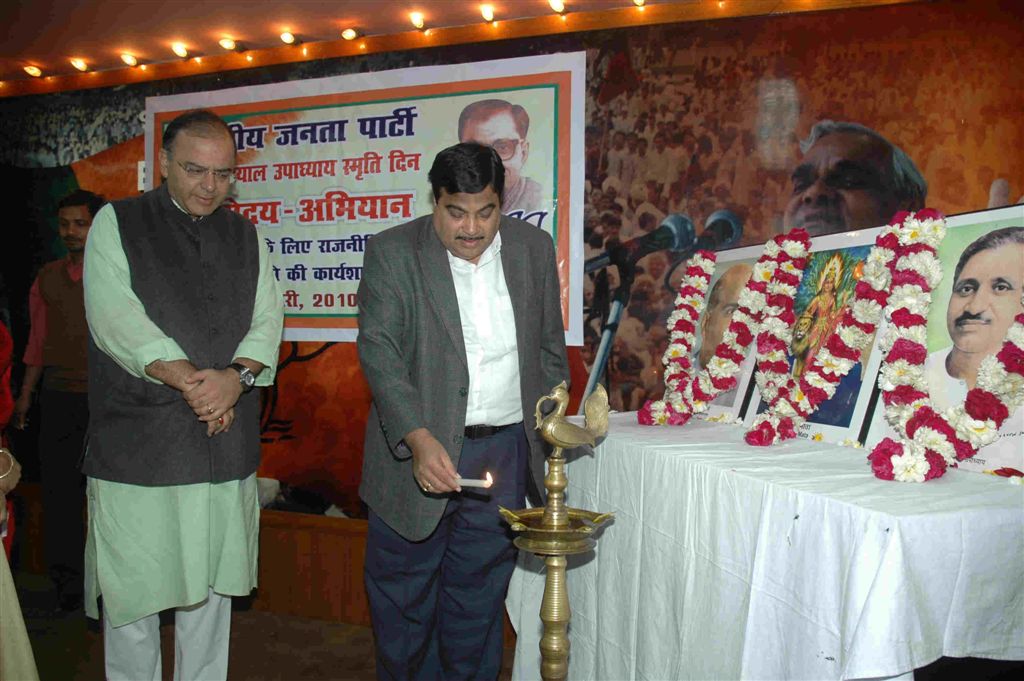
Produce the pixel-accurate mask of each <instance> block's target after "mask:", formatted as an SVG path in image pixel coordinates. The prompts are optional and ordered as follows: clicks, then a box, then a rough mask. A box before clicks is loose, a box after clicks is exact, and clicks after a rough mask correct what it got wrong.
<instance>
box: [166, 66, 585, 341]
mask: <svg viewBox="0 0 1024 681" xmlns="http://www.w3.org/2000/svg"><path fill="white" fill-rule="evenodd" d="M585 63H586V60H585V55H584V53H574V54H556V55H548V56H540V57H528V58H521V59H508V60H500V61H490V62H477V63H471V64H460V65H454V66H445V67H422V68H409V69H398V70H393V71H383V72H376V73H367V74H358V75H347V76H337V77H331V78H322V79H312V80H304V81H295V82H288V83H275V84H271V85H264V86H258V87H247V88H235V89H230V90H221V91H213V92H202V93H191V94H183V95H172V96H167V97H153V98H149V99H147V100H146V116H147V127H146V165H147V167H148V168H157V167H158V166H157V163H156V159H157V154H158V151H159V147H160V138H161V136H162V131H163V129H164V128H165V126H166V125H167V124H168V123H169V122H170V121H171V120H173V119H174V118H175V117H176V116H178V115H179V114H181V113H182V112H184V111H188V110H190V109H195V108H208V109H211V110H213V111H215V112H216V113H218V114H219V115H220V116H222V117H223V118H224V119H225V120H226V121H227V122H228V124H229V127H230V128H231V130H232V134H233V135H234V139H235V146H236V149H237V151H238V157H237V163H238V165H237V169H236V180H235V183H234V186H233V190H232V192H231V195H230V197H229V199H228V200H227V203H226V204H225V205H226V207H228V208H230V209H232V210H235V211H237V212H239V213H240V214H241V215H243V216H245V217H246V218H248V219H249V220H251V221H252V222H253V224H255V225H256V227H257V229H258V230H259V233H260V237H261V238H263V239H264V240H265V242H266V244H267V247H268V249H269V250H270V257H271V263H272V266H273V271H274V276H275V278H276V279H277V282H278V288H279V290H280V292H281V294H282V295H283V296H284V301H285V331H284V339H285V340H335V341H339V340H340V341H351V340H354V339H355V337H356V333H357V327H358V307H357V303H356V289H357V288H358V286H359V281H360V279H361V276H362V258H363V252H364V249H365V247H366V242H367V240H368V239H370V238H372V237H373V235H374V234H376V233H377V232H380V231H382V230H384V229H387V228H388V227H391V226H394V225H397V224H401V223H403V222H407V221H409V220H411V219H413V218H415V217H418V216H420V215H424V214H426V213H428V212H430V211H432V210H433V197H432V195H431V192H430V185H429V182H428V180H427V171H428V170H429V168H430V164H431V163H432V162H433V159H434V156H435V155H436V154H437V152H439V151H440V150H442V149H444V148H446V147H448V146H451V145H452V144H455V143H458V142H460V141H479V142H481V143H485V144H489V145H491V146H493V147H494V148H495V149H496V150H497V151H498V153H499V155H500V156H501V158H502V161H503V163H504V164H505V167H506V188H505V195H504V201H503V206H502V208H503V211H504V212H505V213H506V214H509V215H512V216H514V217H519V218H521V219H523V220H526V221H527V222H530V223H532V224H534V225H536V226H537V227H538V228H539V229H543V230H544V231H546V232H547V233H548V234H550V235H551V237H552V239H553V240H554V241H555V245H556V253H557V262H558V270H559V276H560V279H561V284H562V287H561V299H562V314H563V322H564V328H565V331H566V341H567V342H568V343H569V344H575V345H579V344H580V343H581V342H582V312H581V311H582V307H583V306H582V269H581V267H582V231H581V230H582V222H583V220H582V197H581V196H579V194H581V192H582V188H583V112H584V94H583V92H584V91H583V86H584V77H585ZM154 175H156V173H150V176H151V178H150V186H155V181H156V178H155V177H152V176H154Z"/></svg>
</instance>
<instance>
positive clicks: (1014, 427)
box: [864, 205, 1024, 472]
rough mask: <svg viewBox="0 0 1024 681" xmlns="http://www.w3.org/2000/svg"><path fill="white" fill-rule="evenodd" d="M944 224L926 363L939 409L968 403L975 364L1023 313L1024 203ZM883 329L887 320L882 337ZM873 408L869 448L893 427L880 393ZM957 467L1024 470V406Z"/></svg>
mask: <svg viewBox="0 0 1024 681" xmlns="http://www.w3.org/2000/svg"><path fill="white" fill-rule="evenodd" d="M946 228H947V231H946V238H945V239H943V241H942V244H941V245H940V246H939V249H938V257H939V263H940V264H941V266H942V281H941V282H940V283H939V285H938V286H937V287H936V288H935V290H934V291H932V302H931V308H930V310H929V314H928V335H927V349H928V359H927V360H926V361H925V366H924V373H925V380H926V385H927V389H928V393H929V396H930V398H931V400H932V404H933V405H934V406H935V407H936V409H937V410H938V411H940V412H942V411H945V410H946V409H948V408H950V407H953V406H955V405H957V404H960V403H962V402H963V401H964V399H965V398H966V396H967V391H968V390H970V389H971V388H973V387H974V379H975V376H976V373H977V368H978V365H979V364H980V363H981V361H982V360H983V359H984V358H985V357H986V356H988V355H991V354H994V353H996V352H998V351H999V349H1000V347H1001V346H1002V344H1003V341H1004V340H1005V339H1006V334H1007V331H1008V330H1009V328H1010V325H1011V324H1012V323H1013V317H1014V315H1016V314H1019V313H1020V312H1024V302H1022V289H1024V205H1017V206H1009V207H1006V208H995V209H991V210H985V211H980V212H975V213H963V214H960V215H954V216H951V217H949V218H947V219H946ZM884 331H885V326H884V323H883V326H882V327H880V329H879V334H881V333H884ZM881 361H882V357H881V355H880V353H873V354H872V356H871V358H870V360H869V361H868V364H867V371H866V374H865V375H867V376H870V377H871V385H872V386H874V385H876V384H877V382H878V372H879V369H880V366H881ZM876 392H877V391H876ZM870 412H871V413H870V414H869V415H868V418H867V420H866V422H865V425H866V426H867V427H866V428H865V429H864V430H866V431H867V433H866V435H867V437H866V440H865V445H866V446H867V447H874V445H875V444H877V443H878V442H879V441H880V440H882V439H883V438H885V437H888V436H891V435H893V432H892V430H891V429H890V427H889V424H888V423H886V421H885V408H884V404H883V403H882V401H881V399H880V398H876V399H875V400H874V403H873V404H872V405H871V410H870ZM960 468H963V469H965V470H972V471H978V472H991V471H996V470H999V469H1003V468H1013V469H1015V470H1018V471H1024V407H1017V409H1016V410H1014V411H1012V412H1011V413H1010V417H1009V418H1008V419H1007V420H1006V422H1004V423H1003V426H1002V427H1001V428H1000V429H999V437H998V439H997V440H996V441H995V442H993V443H991V444H989V445H986V446H985V447H982V448H981V449H980V450H979V451H978V453H977V455H975V456H974V457H973V458H971V459H967V460H965V461H961V462H960Z"/></svg>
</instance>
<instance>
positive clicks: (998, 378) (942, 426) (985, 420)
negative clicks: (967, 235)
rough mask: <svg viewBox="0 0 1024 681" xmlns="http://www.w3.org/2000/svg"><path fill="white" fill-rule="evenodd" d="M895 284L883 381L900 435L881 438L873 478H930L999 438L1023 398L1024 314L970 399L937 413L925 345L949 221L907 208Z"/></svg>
mask: <svg viewBox="0 0 1024 681" xmlns="http://www.w3.org/2000/svg"><path fill="white" fill-rule="evenodd" d="M897 217H904V220H903V224H902V226H901V228H900V230H899V231H898V232H897V234H898V236H899V241H900V246H899V248H898V251H897V261H896V264H895V268H894V272H893V287H892V293H891V295H890V298H889V304H888V305H887V306H886V310H885V312H886V316H887V317H888V319H889V321H890V326H889V329H888V330H887V332H886V334H885V336H884V337H883V338H882V339H881V349H882V352H883V354H884V359H883V364H882V369H881V371H880V373H879V387H880V388H881V389H882V400H883V402H884V404H885V418H886V420H887V421H888V422H889V425H890V426H892V428H893V430H895V431H896V434H897V437H896V439H893V438H885V439H883V440H882V441H881V442H879V443H878V444H877V445H876V446H875V447H874V449H873V450H872V451H871V453H870V454H869V455H868V460H869V461H870V462H871V467H872V470H873V471H874V473H875V476H876V477H878V478H882V479H884V480H897V481H900V482H924V481H926V480H931V479H933V478H937V477H940V476H942V475H943V474H944V473H945V472H946V468H947V467H949V466H954V467H955V466H956V465H957V462H958V461H963V460H964V459H968V458H970V457H972V456H974V455H975V454H976V453H977V452H978V449H979V448H981V447H983V446H985V445H987V444H989V443H991V442H993V441H994V440H995V439H996V438H997V437H998V431H999V427H1000V426H1001V425H1002V424H1003V422H1004V421H1005V420H1006V419H1007V418H1008V417H1009V415H1010V413H1011V412H1012V411H1013V410H1014V409H1015V408H1016V407H1018V406H1019V405H1021V404H1022V403H1024V314H1018V315H1017V316H1016V317H1015V318H1014V323H1013V325H1012V326H1011V327H1010V330H1009V331H1008V332H1007V337H1006V340H1005V341H1004V342H1003V345H1002V348H1001V349H1000V350H999V352H998V353H996V354H995V355H991V356H989V357H986V358H985V359H984V360H983V361H982V363H981V366H980V368H979V370H978V379H977V385H976V386H975V387H974V388H973V389H971V390H970V391H969V392H968V393H967V399H966V400H965V402H964V403H963V404H961V405H957V406H955V407H952V408H950V409H948V410H946V411H945V413H939V411H938V410H937V409H936V408H935V407H934V406H933V405H932V403H931V400H930V398H929V395H928V389H927V386H926V384H925V377H924V363H925V360H926V358H927V355H928V352H927V347H926V345H925V337H926V326H927V322H928V310H929V307H930V304H931V291H932V289H933V288H934V287H935V286H936V285H937V284H938V283H939V281H940V280H941V278H942V271H941V267H940V266H939V263H938V259H937V258H936V256H935V251H936V248H937V247H938V244H939V243H940V242H941V241H942V237H943V236H944V235H945V223H944V221H943V220H942V217H941V215H939V214H938V213H937V212H935V211H921V212H919V213H918V214H917V215H916V216H910V215H909V214H904V215H902V216H897Z"/></svg>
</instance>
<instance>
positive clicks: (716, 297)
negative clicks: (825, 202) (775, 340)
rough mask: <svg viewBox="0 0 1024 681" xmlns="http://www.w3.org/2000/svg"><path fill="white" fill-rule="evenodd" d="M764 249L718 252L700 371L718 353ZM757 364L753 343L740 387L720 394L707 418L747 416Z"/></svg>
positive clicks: (700, 342)
mask: <svg viewBox="0 0 1024 681" xmlns="http://www.w3.org/2000/svg"><path fill="white" fill-rule="evenodd" d="M763 250H764V247H763V246H748V247H746V248H734V249H732V250H728V251H719V252H718V253H716V255H717V256H718V259H717V261H716V265H715V272H714V274H713V275H712V276H711V282H710V285H709V287H708V295H707V298H706V299H705V301H704V312H703V313H702V314H701V317H700V323H699V324H698V325H697V333H696V334H695V335H696V337H697V340H696V342H695V343H694V347H695V348H696V350H695V352H694V357H693V363H694V364H695V365H696V368H697V369H698V370H700V369H703V368H704V367H705V366H706V365H707V363H708V361H710V360H711V357H712V356H713V355H714V353H715V348H716V347H717V346H718V344H719V343H721V342H722V335H723V334H724V333H725V331H726V329H727V328H728V327H729V320H730V318H731V317H732V313H733V312H735V311H736V307H737V304H738V301H739V297H740V292H742V291H743V287H744V286H746V284H747V280H748V279H749V278H750V273H751V271H752V270H753V267H754V263H756V262H757V259H758V258H759V257H761V252H762V251H763ZM754 365H755V356H754V346H753V344H751V346H750V348H748V350H747V356H746V359H745V360H744V361H743V364H742V365H741V367H740V373H739V374H738V375H737V376H736V381H737V382H736V387H735V388H733V389H732V390H729V391H727V392H724V393H722V394H721V395H719V396H718V397H716V398H715V400H714V401H713V402H712V403H711V404H710V405H709V406H708V410H707V411H706V412H704V414H703V416H704V418H707V417H716V416H717V417H722V416H728V417H731V418H733V419H742V418H743V415H742V414H741V409H742V407H743V402H744V399H743V398H744V396H745V395H746V394H747V390H748V388H749V385H750V382H751V379H752V378H753V376H754Z"/></svg>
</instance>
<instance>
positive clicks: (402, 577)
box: [365, 426, 529, 681]
mask: <svg viewBox="0 0 1024 681" xmlns="http://www.w3.org/2000/svg"><path fill="white" fill-rule="evenodd" d="M528 460H529V444H528V443H527V441H526V433H525V431H524V430H523V427H522V426H516V427H512V428H507V429H506V430H503V431H501V432H499V433H497V434H495V435H493V436H491V437H489V438H483V439H478V440H471V439H468V438H467V439H466V440H465V441H464V443H463V445H462V454H461V456H460V459H459V466H458V470H459V475H460V476H462V477H464V478H482V477H483V474H484V471H489V472H490V473H491V475H492V476H493V477H494V480H495V482H494V486H492V487H491V488H490V489H486V490H476V489H470V488H465V489H464V490H463V492H462V494H452V495H450V499H449V501H448V506H447V507H446V509H445V512H444V516H443V517H442V519H441V522H440V523H439V524H438V526H437V529H436V530H434V533H433V534H432V535H430V537H428V538H427V539H425V540H423V541H419V542H411V541H409V540H407V539H405V538H404V537H402V536H401V535H399V534H398V533H397V532H395V531H394V530H392V529H391V528H390V527H389V526H388V525H387V524H386V523H385V522H384V521H383V520H381V519H380V517H379V516H378V515H377V514H376V513H374V512H373V510H372V509H371V510H370V522H369V532H368V535H367V539H366V569H365V577H366V593H367V595H368V597H369V601H370V614H371V617H372V619H373V633H374V638H375V641H376V646H377V678H378V679H395V680H399V679H400V680H406V679H408V680H415V681H436V680H442V679H443V680H445V681H455V680H457V679H495V678H497V676H498V673H499V672H500V671H501V656H502V628H503V627H502V625H503V622H504V619H503V618H502V612H503V609H504V605H505V594H506V592H507V590H508V583H509V580H510V579H511V578H512V570H513V568H514V567H515V558H516V549H515V547H514V546H513V545H512V539H513V535H512V532H511V531H510V530H509V528H508V525H507V524H506V523H505V521H504V520H502V518H501V516H500V515H498V505H501V506H504V507H505V508H509V509H517V508H522V507H523V504H524V503H525V498H526V475H527V470H526V467H527V461H528ZM411 474H412V473H411V471H410V475H411Z"/></svg>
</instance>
